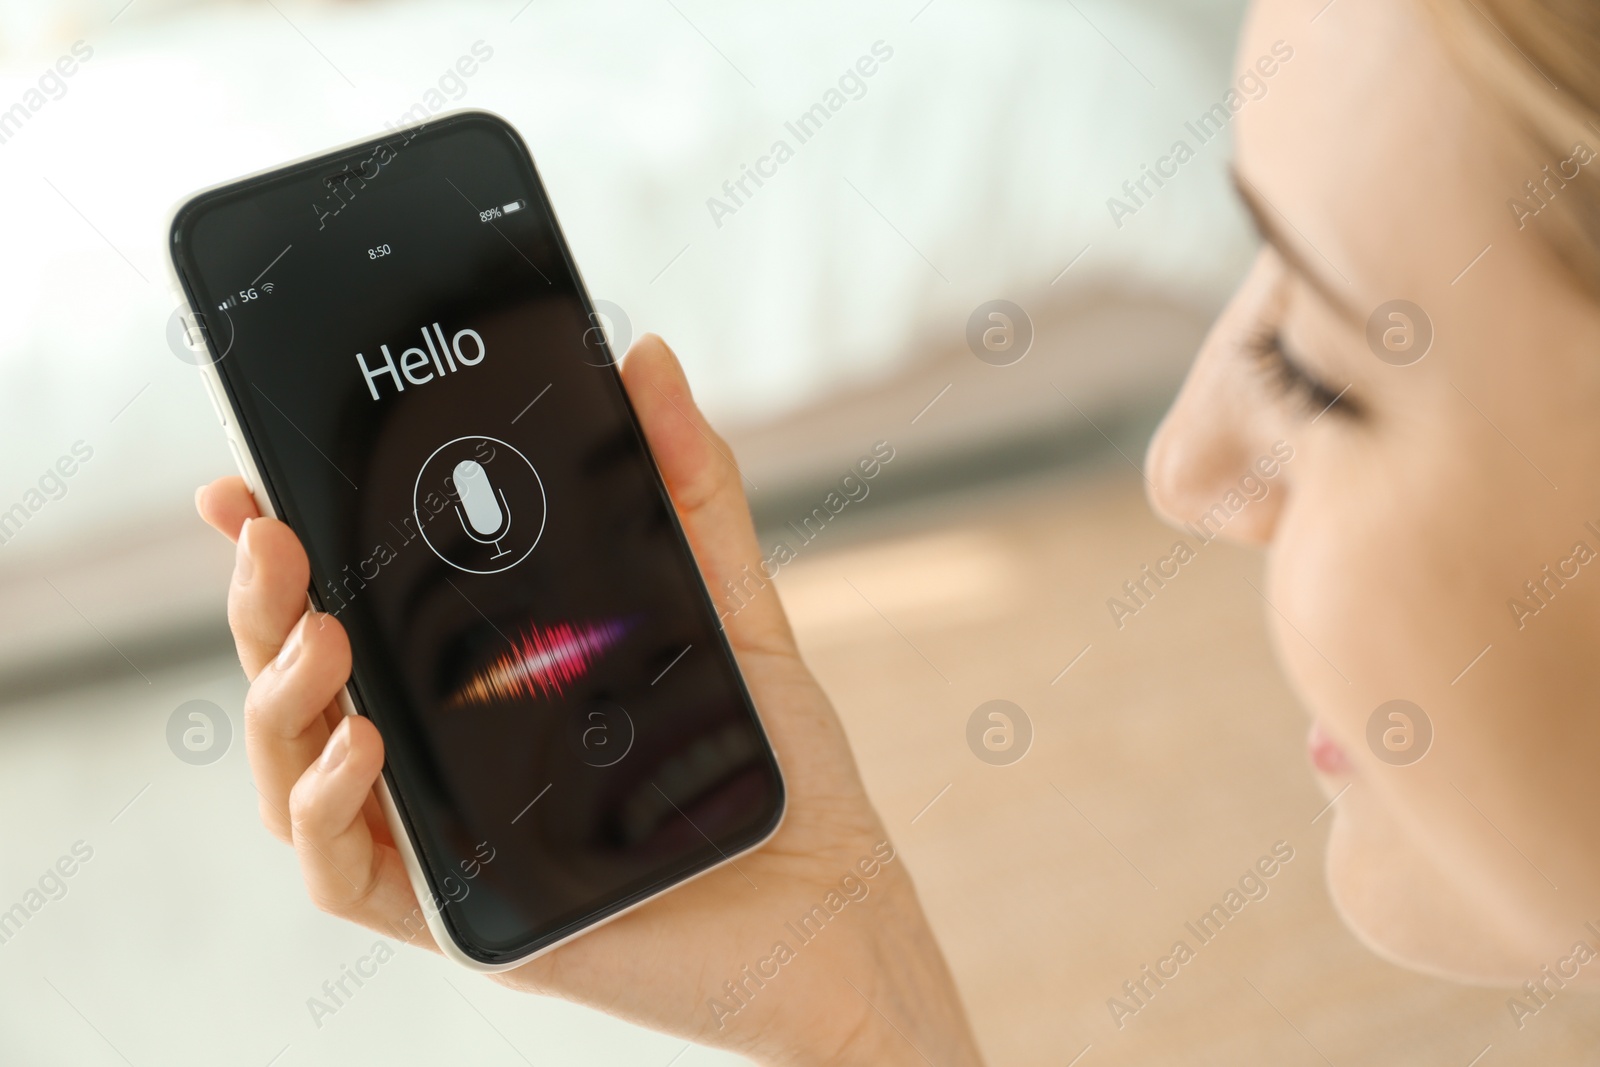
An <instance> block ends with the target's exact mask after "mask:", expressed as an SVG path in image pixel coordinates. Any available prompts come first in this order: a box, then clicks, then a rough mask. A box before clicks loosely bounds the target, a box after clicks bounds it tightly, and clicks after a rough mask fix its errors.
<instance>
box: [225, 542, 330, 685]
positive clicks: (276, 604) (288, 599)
mask: <svg viewBox="0 0 1600 1067" xmlns="http://www.w3.org/2000/svg"><path fill="white" fill-rule="evenodd" d="M310 582H311V563H310V561H309V560H307V559H306V552H305V549H303V548H301V547H300V540H299V538H297V537H295V535H294V531H292V530H290V529H289V527H287V526H285V525H284V524H283V523H281V522H279V521H278V520H277V519H265V518H256V519H249V520H247V521H245V523H244V524H243V525H242V526H241V527H240V528H239V543H238V545H237V546H235V548H234V566H233V581H232V582H231V583H230V585H229V587H228V625H229V626H230V627H231V628H232V630H233V642H234V645H235V646H236V647H237V648H238V650H239V662H240V663H242V664H244V672H245V674H246V675H247V676H248V677H250V678H252V679H254V678H255V676H256V675H257V674H258V673H260V671H261V668H262V667H264V666H265V665H266V664H267V663H269V662H270V661H271V660H272V659H273V657H275V656H276V655H277V654H278V650H279V649H280V648H281V647H282V646H283V642H284V639H285V638H286V637H288V636H289V630H290V629H291V628H292V627H293V626H294V625H295V623H296V622H298V621H299V620H300V616H301V615H303V614H304V613H305V610H306V587H307V586H308V585H309V584H310Z"/></svg>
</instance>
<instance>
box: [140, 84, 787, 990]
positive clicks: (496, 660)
mask: <svg viewBox="0 0 1600 1067" xmlns="http://www.w3.org/2000/svg"><path fill="white" fill-rule="evenodd" d="M172 241H173V249H174V259H175V262H176V264H177V266H178V270H179V275H180V278H181V279H182V281H183V284H184V286H185V287H186V288H187V289H188V295H189V297H190V299H191V301H192V303H193V304H194V305H195V307H197V308H198V309H200V311H201V313H202V315H203V317H204V322H205V326H206V331H207V334H208V338H209V345H210V348H211V352H212V358H213V359H215V360H217V369H218V372H219V373H220V375H221V377H222V380H223V383H224V385H225V388H226V390H227V392H228V394H229V396H230V398H231V400H232V402H233V405H234V408H235V410H236V411H237V412H238V413H239V416H240V423H241V425H240V427H239V429H240V430H242V432H243V436H244V437H245V438H246V439H247V440H248V443H249V446H250V448H251V451H252V452H253V454H254V456H255V458H256V463H257V468H258V470H259V471H260V473H261V476H262V479H263V481H264V482H265V486H264V488H265V490H266V491H267V493H268V494H269V495H270V498H271V500H272V501H273V503H274V505H275V507H276V508H277V510H278V514H279V515H280V516H281V517H282V518H283V519H284V521H285V522H287V523H288V524H289V525H290V526H291V527H292V528H293V529H294V530H295V532H296V533H297V534H298V535H299V537H300V539H301V541H302V542H303V544H304V545H305V548H306V552H307V554H308V555H309V556H310V562H311V571H312V593H313V596H314V598H315V600H316V601H317V603H318V605H319V606H320V607H321V608H322V610H325V611H328V612H331V613H332V614H333V615H335V616H336V617H337V618H338V619H339V620H340V622H341V623H343V625H344V627H345V629H346V630H347V631H348V633H349V637H350V643H351V646H352V653H353V660H354V667H353V672H352V677H351V690H352V697H353V699H354V700H355V702H356V704H357V707H358V710H360V711H361V712H362V713H363V714H365V715H367V716H369V717H370V718H371V719H372V721H373V722H374V723H375V724H376V725H377V727H378V728H379V731H380V733H381V734H382V736H383V739H384V743H385V746H386V751H387V762H386V767H385V775H386V776H387V778H388V782H389V785H390V787H391V792H392V793H393V795H394V796H395V799H396V803H397V805H398V807H399V808H400V811H401V815H402V818H403V819H404V820H405V822H406V824H407V826H408V827H409V829H410V831H411V835H412V839H413V841H414V844H415V847H416V850H417V852H418V855H419V857H420V859H421V860H422V863H423V866H424V868H425V870H426V872H427V875H428V879H429V881H430V883H431V888H432V891H433V894H434V897H435V900H434V902H433V903H434V905H435V906H441V905H442V908H441V914H442V916H443V918H444V920H445V922H446V923H447V924H448V926H449V928H450V931H451V933H452V934H453V935H454V939H455V941H456V942H457V944H458V945H459V946H460V947H461V948H462V949H463V950H464V951H466V952H467V953H468V955H470V956H472V957H473V958H475V959H478V960H481V961H483V962H486V963H495V962H502V961H506V960H511V959H516V958H518V957H520V956H523V955H526V954H527V953H529V952H531V951H534V950H536V949H538V948H540V947H543V946H545V945H548V944H552V943H554V942H555V941H557V940H560V939H562V938H563V937H566V936H568V935H570V934H571V933H574V932H576V931H578V930H580V929H582V928H583V927H584V926H586V925H588V924H591V923H593V922H595V921H597V920H598V919H600V918H603V917H604V916H606V915H608V914H611V913H613V912H616V911H618V910H620V909H622V908H625V907H627V906H628V905H630V904H632V903H634V902H636V901H638V900H639V899H641V898H643V897H644V896H647V895H649V894H650V893H652V892H655V891H658V890H660V889H661V888H663V887H665V886H667V885H670V884H672V883H674V882H676V881H679V880H682V879H684V878H686V877H689V876H692V875H693V874H695V873H698V872H699V871H701V870H704V869H706V868H707V867H709V866H711V865H713V864H715V863H717V862H719V861H720V860H721V859H723V858H724V857H726V856H727V855H729V854H732V853H735V852H737V851H739V850H741V849H743V848H746V847H749V846H750V845H753V844H755V843H756V842H758V841H760V840H761V839H763V838H764V837H766V836H767V835H768V834H769V833H770V832H771V831H772V829H773V828H774V827H775V825H776V823H777V820H778V818H779V816H780V814H781V810H782V806H783V787H782V783H781V780H780V778H779V774H778V769H777V765H776V762H775V760H774V758H773V756H772V753H771V750H770V748H769V746H768V744H767V741H766V738H765V735H764V734H763V732H762V729H761V726H760V724H759V721H758V720H757V718H756V714H755V711H754V708H753V706H752V704H751V701H750V699H749V696H748V694H747V693H746V691H745V688H744V685H743V682H742V680H741V678H740V676H739V673H738V670H737V668H736V666H735V664H734V661H733V657H732V654H731V651H730V650H729V648H728V645H727V643H726V641H725V639H724V637H723V634H722V631H721V629H720V626H719V623H718V619H717V615H716V612H715V610H714V608H713V606H712V603H711V600H710V598H709V596H708V595H707V593H706V590H705V587H704V584H703V583H702V581H701V578H700V575H699V572H698V570H697V568H696V567H695V564H694V560H693V557H692V556H691V554H690V552H689V548H688V545H687V543H686V541H685V539H684V537H683V533H682V531H681V528H680V527H679V525H678V522H677V518H676V516H675V514H674V512H673V510H672V507H671V504H670V501H669V499H668V497H667V495H666V492H665V490H664V488H663V486H662V484H661V481H660V478H659V475H658V474H657V472H656V470H655V467H654V464H653V463H652V461H651V458H650V456H649V453H648V451H647V450H646V447H645V444H644V441H643V438H642V436H641V434H640V432H639V430H638V428H637V425H636V423H635V421H634V418H633V415H632V412H631V409H630V408H629V406H628V402H627V398H626V396H625V394H624V392H623V389H622V385H621V380H620V377H619V375H618V373H617V369H616V367H615V366H614V362H613V357H612V353H611V351H610V349H609V347H608V345H607V343H606V341H605V338H604V335H603V332H602V331H601V329H600V328H599V322H600V320H599V319H598V318H597V317H596V316H595V315H594V314H593V311H592V308H591V306H590V304H589V301H588V298H587V296H586V294H585V293H584V291H583V287H582V285H581V283H580V282H579V280H578V277H577V274H576V272H575V270H574V268H573V267H572V265H571V259H570V256H569V254H568V252H567V249H566V246H565V243H564V241H563V239H562V237H561V234H560V231H559V229H558V227H557V225H556V222H555V217H554V215H553V213H552V212H551V209H550V206H549V203H548V201H547V199H546V197H545V194H544V191H543V189H542V187H541V184H540V182H539V178H538V176H537V174H536V172H535V170H534V167H533V163H532V160H531V158H530V157H529V155H528V152H527V150H526V148H524V146H523V144H522V142H521V140H520V138H518V136H517V135H516V133H515V132H514V131H512V130H511V128H510V127H509V126H507V125H506V124H505V123H504V122H502V121H501V120H499V119H496V118H494V117H493V116H489V115H484V114H481V113H467V114H461V115H454V116H449V117H446V118H442V119H440V120H437V121H435V122H433V123H431V124H428V125H426V126H423V127H419V128H413V129H411V130H408V131H405V132H404V133H403V134H402V133H397V134H396V135H395V136H394V137H392V138H389V139H386V140H383V141H374V142H372V143H370V144H368V145H365V146H363V147H361V148H357V149H353V150H348V151H341V152H339V153H337V154H335V155H330V156H327V157H324V158H321V159H318V160H314V161H312V162H310V163H305V164H297V165H294V166H292V167H289V168H285V169H284V170H281V171H277V172H274V173H272V174H269V175H266V176H265V177H261V178H255V179H250V180H247V181H245V182H241V183H238V184H235V185H232V186H229V187H227V188H224V189H222V190H219V191H216V192H212V193H207V194H203V195H201V196H200V197H197V198H196V199H195V200H193V201H191V202H190V203H189V204H187V205H186V206H185V207H184V208H183V209H182V210H181V211H180V212H179V214H178V216H177V218H176V220H175V222H174V225H173V232H172Z"/></svg>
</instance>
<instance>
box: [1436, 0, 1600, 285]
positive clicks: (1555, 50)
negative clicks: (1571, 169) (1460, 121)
mask: <svg viewBox="0 0 1600 1067" xmlns="http://www.w3.org/2000/svg"><path fill="white" fill-rule="evenodd" d="M1425 3H1426V5H1427V7H1428V8H1429V9H1430V10H1431V12H1432V14H1433V15H1434V17H1435V18H1436V19H1437V20H1438V21H1439V24H1440V26H1441V28H1442V30H1443V32H1444V37H1445V40H1446V43H1447V44H1448V45H1449V46H1450V47H1451V49H1452V50H1453V51H1454V53H1455V55H1456V57H1457V59H1458V60H1459V61H1460V62H1461V65H1462V67H1463V69H1464V70H1465V71H1466V73H1467V76H1468V81H1469V82H1471V83H1473V84H1475V85H1477V86H1480V87H1482V88H1485V89H1487V90H1488V93H1489V96H1490V97H1491V98H1492V99H1493V100H1494V101H1495V103H1497V104H1498V105H1499V106H1500V107H1502V108H1503V109H1504V110H1505V111H1506V113H1507V114H1508V116H1509V117H1510V119H1511V120H1512V122H1513V124H1514V125H1515V126H1516V128H1517V129H1518V130H1520V131H1521V132H1522V133H1523V134H1524V135H1525V136H1526V138H1527V139H1528V141H1529V144H1528V147H1529V148H1530V149H1532V150H1533V151H1534V152H1535V153H1536V158H1539V159H1542V160H1544V161H1546V162H1548V163H1549V164H1551V165H1552V166H1554V165H1555V164H1556V163H1557V162H1558V161H1560V160H1566V159H1568V158H1570V157H1571V156H1572V155H1573V153H1574V149H1575V148H1576V147H1577V146H1579V145H1582V146H1584V147H1585V148H1586V149H1588V151H1589V152H1590V153H1592V154H1600V3H1596V2H1595V0H1425ZM1592 169H1600V168H1581V169H1580V171H1579V174H1578V176H1577V177H1576V178H1566V180H1565V182H1564V183H1563V186H1562V187H1561V189H1560V191H1561V195H1559V196H1556V197H1554V198H1553V199H1552V202H1551V203H1550V204H1549V207H1551V208H1553V209H1554V213H1555V214H1556V215H1557V218H1556V219H1555V220H1553V221H1554V222H1556V225H1553V226H1540V227H1539V230H1540V233H1541V235H1542V236H1544V237H1545V238H1546V239H1547V240H1548V241H1549V242H1550V243H1551V245H1552V247H1553V250H1554V252H1555V253H1556V255H1557V256H1558V257H1559V258H1560V259H1561V261H1562V262H1563V263H1565V264H1566V266H1567V267H1568V268H1570V269H1571V270H1572V271H1573V272H1574V273H1575V274H1576V275H1577V277H1578V280H1579V281H1580V282H1581V283H1582V285H1583V286H1584V287H1585V288H1587V289H1588V290H1589V292H1590V293H1591V294H1592V295H1594V296H1595V297H1596V298H1600V177H1597V176H1596V175H1595V174H1592V173H1591V170H1592ZM1562 177H1563V178H1564V177H1565V175H1562ZM1567 186H1570V189H1568V188H1566V187H1567ZM1569 194H1570V195H1569ZM1531 199H1532V198H1531V197H1530V200H1531ZM1510 203H1511V202H1510V201H1508V205H1509V204H1510ZM1535 206H1536V207H1537V206H1538V205H1537V204H1535ZM1541 214H1542V211H1541Z"/></svg>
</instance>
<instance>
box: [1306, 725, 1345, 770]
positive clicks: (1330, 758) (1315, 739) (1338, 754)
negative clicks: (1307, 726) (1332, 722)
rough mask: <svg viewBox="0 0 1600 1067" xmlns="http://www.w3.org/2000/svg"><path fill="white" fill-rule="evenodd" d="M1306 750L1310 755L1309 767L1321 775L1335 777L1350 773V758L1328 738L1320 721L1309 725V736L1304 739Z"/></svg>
mask: <svg viewBox="0 0 1600 1067" xmlns="http://www.w3.org/2000/svg"><path fill="white" fill-rule="evenodd" d="M1306 748H1307V750H1308V751H1309V752H1310V755H1311V765H1312V766H1314V767H1315V768H1316V769H1317V770H1319V771H1321V772H1322V773H1323V774H1327V775H1335V776H1337V775H1345V774H1349V773H1350V757H1349V756H1347V755H1345V751H1344V749H1342V748H1340V747H1339V745H1338V744H1337V743H1336V742H1335V741H1334V740H1333V738H1331V737H1329V736H1328V734H1327V731H1325V730H1324V729H1323V728H1322V723H1321V722H1320V721H1319V722H1313V723H1312V724H1311V736H1309V737H1307V738H1306Z"/></svg>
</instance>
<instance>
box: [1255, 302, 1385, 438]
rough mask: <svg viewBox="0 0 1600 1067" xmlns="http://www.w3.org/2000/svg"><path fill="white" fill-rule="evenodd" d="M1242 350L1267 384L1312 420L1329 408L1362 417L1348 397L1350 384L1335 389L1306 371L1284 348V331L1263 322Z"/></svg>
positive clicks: (1349, 415) (1354, 402)
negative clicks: (1247, 354) (1248, 355)
mask: <svg viewBox="0 0 1600 1067" xmlns="http://www.w3.org/2000/svg"><path fill="white" fill-rule="evenodd" d="M1245 350H1246V351H1247V352H1248V353H1249V354H1250V356H1251V358H1252V359H1253V360H1254V361H1255V364H1256V367H1257V368H1258V369H1259V370H1260V371H1261V373H1262V374H1263V375H1264V376H1265V377H1266V379H1267V382H1268V384H1269V385H1271V386H1272V387H1273V388H1274V389H1275V390H1277V392H1278V394H1279V395H1280V396H1283V397H1286V398H1288V399H1289V400H1291V401H1293V402H1294V404H1295V406H1296V407H1298V408H1300V409H1301V411H1302V412H1303V413H1305V414H1307V415H1310V416H1312V418H1313V419H1315V418H1320V417H1321V416H1322V415H1323V414H1324V413H1325V412H1330V411H1331V412H1335V413H1336V414H1338V415H1341V416H1343V417H1345V418H1360V417H1361V415H1362V410H1361V406H1360V404H1358V403H1357V402H1356V401H1355V400H1353V399H1352V398H1351V396H1350V392H1349V390H1350V387H1349V386H1348V385H1347V386H1344V387H1343V388H1334V387H1333V386H1330V385H1328V384H1327V383H1325V382H1323V381H1322V379H1320V378H1318V377H1317V376H1316V375H1314V374H1312V373H1311V372H1310V371H1308V370H1306V368H1305V366H1304V365H1303V364H1302V363H1301V362H1300V361H1299V360H1297V359H1295V358H1294V356H1293V355H1291V354H1290V352H1289V350H1288V349H1287V348H1286V347H1285V345H1284V342H1283V334H1282V333H1281V332H1280V331H1279V330H1278V328H1277V327H1276V326H1271V325H1263V326H1262V327H1261V328H1260V329H1258V330H1256V331H1255V332H1254V333H1252V334H1250V336H1249V337H1247V338H1246V339H1245Z"/></svg>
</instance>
